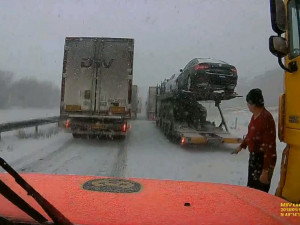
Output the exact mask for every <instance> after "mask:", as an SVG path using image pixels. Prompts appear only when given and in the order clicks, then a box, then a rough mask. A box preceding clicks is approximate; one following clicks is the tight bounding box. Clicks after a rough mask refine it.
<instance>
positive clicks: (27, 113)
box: [0, 108, 59, 123]
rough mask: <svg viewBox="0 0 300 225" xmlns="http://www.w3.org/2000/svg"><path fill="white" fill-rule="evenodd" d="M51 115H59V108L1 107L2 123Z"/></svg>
mask: <svg viewBox="0 0 300 225" xmlns="http://www.w3.org/2000/svg"><path fill="white" fill-rule="evenodd" d="M51 116H59V108H54V109H38V108H37V109H34V108H28V109H24V108H13V109H0V123H8V122H15V121H22V120H30V119H40V118H45V117H51Z"/></svg>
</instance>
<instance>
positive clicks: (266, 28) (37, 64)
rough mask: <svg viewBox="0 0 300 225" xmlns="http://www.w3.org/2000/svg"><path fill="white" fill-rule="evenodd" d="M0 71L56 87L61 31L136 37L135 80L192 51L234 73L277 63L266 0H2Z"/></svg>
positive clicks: (155, 76) (160, 73) (161, 72)
mask: <svg viewBox="0 0 300 225" xmlns="http://www.w3.org/2000/svg"><path fill="white" fill-rule="evenodd" d="M0 5H1V6H0V20H1V23H0V24H1V25H0V26H1V29H0V37H1V41H0V70H8V71H12V72H14V74H15V77H16V78H21V77H26V76H27V77H28V76H30V77H37V78H38V79H41V80H50V81H53V82H54V83H55V84H56V85H57V86H60V82H61V71H62V59H63V48H64V39H65V37H66V36H85V37H88V36H93V37H127V38H134V39H135V57H134V83H135V84H138V85H140V86H149V85H155V84H156V83H157V82H159V81H160V80H163V79H164V78H166V77H170V76H171V75H172V74H173V73H175V72H178V70H179V69H180V68H182V67H184V66H185V65H186V64H187V62H189V61H190V60H191V59H192V58H195V57H212V58H216V59H220V60H224V61H226V62H228V63H230V64H232V65H235V66H236V67H237V69H238V74H239V76H240V79H241V80H242V79H245V78H246V77H254V76H257V75H259V74H262V73H264V72H265V71H267V70H270V69H274V68H277V67H278V65H277V60H276V58H275V57H273V56H272V55H271V54H270V52H269V50H268V38H269V36H270V35H272V34H273V32H272V30H271V24H270V12H269V0H251V1H247V0H214V1H212V0H195V1H192V0H181V1H179V0H168V1H163V0H157V1H155V0H153V1H150V0H144V1H142V0H123V1H117V0H115V1H113V0H107V1H104V0H94V1H92V0H76V1H75V0H74V1H71V0H65V1H62V0H26V1H25V0H22V1H16V0H0Z"/></svg>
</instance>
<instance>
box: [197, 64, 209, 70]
mask: <svg viewBox="0 0 300 225" xmlns="http://www.w3.org/2000/svg"><path fill="white" fill-rule="evenodd" d="M208 68H209V65H207V64H198V65H196V66H195V70H206V69H208Z"/></svg>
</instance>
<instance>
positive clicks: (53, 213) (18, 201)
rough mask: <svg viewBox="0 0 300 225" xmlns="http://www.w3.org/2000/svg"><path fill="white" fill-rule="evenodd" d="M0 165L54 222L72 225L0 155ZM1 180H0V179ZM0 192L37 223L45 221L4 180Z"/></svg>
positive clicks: (61, 224) (0, 184) (45, 220)
mask: <svg viewBox="0 0 300 225" xmlns="http://www.w3.org/2000/svg"><path fill="white" fill-rule="evenodd" d="M0 166H1V167H2V168H3V169H4V170H6V171H7V172H8V173H9V174H10V175H11V176H12V177H13V178H15V181H16V182H17V183H18V184H19V185H20V186H21V187H22V188H23V189H24V190H25V191H26V192H27V194H28V195H30V196H32V197H33V198H34V199H35V200H36V202H37V203H38V204H39V205H40V206H41V207H42V208H43V209H44V211H45V212H46V213H47V214H48V216H49V217H50V218H51V219H52V220H53V222H54V223H55V224H60V225H73V224H72V223H71V222H70V221H69V220H68V219H67V218H66V217H65V216H64V215H63V214H62V213H61V212H59V211H58V210H57V209H56V208H55V207H54V206H53V205H52V204H51V203H50V202H48V201H47V200H46V199H45V198H44V197H43V196H42V195H41V194H40V193H38V192H37V191H36V190H35V189H34V188H33V187H32V186H31V185H29V184H28V183H27V182H26V181H25V180H24V179H23V178H22V177H21V176H20V175H19V174H18V173H17V172H16V171H15V170H14V169H13V168H12V167H11V166H10V165H8V163H7V162H5V160H4V159H2V158H1V157H0ZM0 181H1V180H0ZM0 193H1V194H2V195H3V196H4V197H5V198H7V199H8V200H9V201H11V202H12V203H13V204H14V205H16V206H18V207H19V208H20V209H22V210H23V211H24V212H25V213H27V214H28V215H29V216H31V217H32V218H33V219H35V220H36V221H37V222H39V223H45V222H47V219H46V218H45V217H43V216H42V215H41V214H40V213H39V212H38V211H36V210H35V209H33V208H32V207H31V206H30V205H29V204H28V203H27V202H25V201H24V200H23V199H22V198H21V197H20V196H18V195H17V194H16V193H15V192H14V191H12V190H11V189H10V188H9V187H8V186H7V185H6V184H5V183H4V182H2V181H1V182H0Z"/></svg>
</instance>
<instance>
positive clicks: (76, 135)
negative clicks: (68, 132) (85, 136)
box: [72, 133, 80, 139]
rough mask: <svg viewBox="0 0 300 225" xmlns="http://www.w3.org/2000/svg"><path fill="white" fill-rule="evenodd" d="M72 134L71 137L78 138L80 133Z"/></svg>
mask: <svg viewBox="0 0 300 225" xmlns="http://www.w3.org/2000/svg"><path fill="white" fill-rule="evenodd" d="M72 135H73V138H75V139H77V138H80V134H76V133H72Z"/></svg>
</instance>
